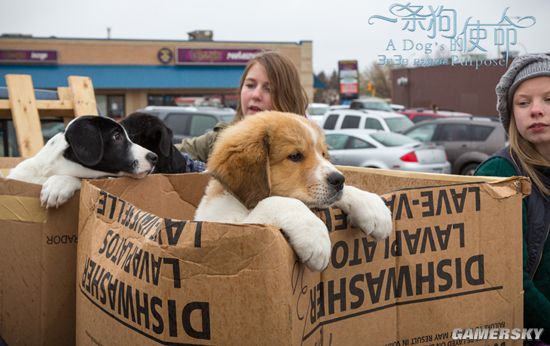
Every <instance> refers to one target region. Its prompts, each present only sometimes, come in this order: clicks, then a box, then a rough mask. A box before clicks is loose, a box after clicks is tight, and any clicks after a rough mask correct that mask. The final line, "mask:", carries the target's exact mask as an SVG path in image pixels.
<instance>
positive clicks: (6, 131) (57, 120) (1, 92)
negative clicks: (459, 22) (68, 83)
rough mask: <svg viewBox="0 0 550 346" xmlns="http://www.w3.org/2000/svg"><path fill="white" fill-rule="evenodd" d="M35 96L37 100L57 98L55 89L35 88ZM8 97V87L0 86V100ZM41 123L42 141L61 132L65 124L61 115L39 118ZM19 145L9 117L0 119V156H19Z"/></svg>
mask: <svg viewBox="0 0 550 346" xmlns="http://www.w3.org/2000/svg"><path fill="white" fill-rule="evenodd" d="M34 95H35V98H36V99H37V100H57V99H58V95H57V91H54V90H45V89H35V92H34ZM5 99H8V89H7V88H6V87H0V100H5ZM40 123H41V125H42V136H43V137H44V143H46V142H47V141H48V140H49V139H50V138H52V137H53V136H54V135H56V134H57V133H59V132H63V130H64V129H65V124H64V122H63V118H61V117H55V116H52V117H47V118H42V117H41V118H40ZM19 155H20V154H19V146H18V145H17V136H16V134H15V128H14V126H13V120H12V119H11V118H2V119H0V156H19Z"/></svg>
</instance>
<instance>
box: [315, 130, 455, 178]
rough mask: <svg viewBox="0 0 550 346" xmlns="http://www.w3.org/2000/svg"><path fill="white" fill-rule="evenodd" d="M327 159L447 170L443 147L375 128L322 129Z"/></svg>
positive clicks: (373, 165)
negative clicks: (327, 153)
mask: <svg viewBox="0 0 550 346" xmlns="http://www.w3.org/2000/svg"><path fill="white" fill-rule="evenodd" d="M325 135H326V141H327V145H328V147H329V154H330V158H331V161H332V162H333V163H334V164H337V165H344V166H357V167H371V168H384V169H397V170H403V171H415V172H429V173H446V174H449V173H451V164H450V163H449V161H447V155H446V154H445V149H444V148H443V147H442V146H437V145H435V144H433V143H422V142H419V141H417V140H414V139H412V138H410V137H407V136H405V135H401V134H399V133H393V132H385V131H375V130H335V131H325Z"/></svg>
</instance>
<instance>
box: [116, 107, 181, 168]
mask: <svg viewBox="0 0 550 346" xmlns="http://www.w3.org/2000/svg"><path fill="white" fill-rule="evenodd" d="M120 124H121V125H122V126H123V127H124V128H125V129H126V132H127V133H128V137H130V139H131V140H132V142H134V143H137V144H139V145H141V146H142V147H145V148H146V149H149V150H151V151H152V152H154V153H155V154H157V156H158V161H157V164H156V167H155V171H154V172H155V173H185V171H186V165H185V159H184V158H183V156H182V154H181V153H180V152H179V151H178V149H177V148H176V147H175V146H174V145H173V144H172V139H173V134H172V130H170V128H168V127H167V126H166V125H164V123H163V122H162V120H160V119H159V118H158V117H156V116H154V115H152V114H149V113H143V112H135V113H132V114H130V115H128V116H127V117H125V118H124V119H123V120H122V121H121V122H120Z"/></svg>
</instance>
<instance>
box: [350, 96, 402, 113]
mask: <svg viewBox="0 0 550 346" xmlns="http://www.w3.org/2000/svg"><path fill="white" fill-rule="evenodd" d="M349 108H351V109H370V110H373V111H382V112H393V109H392V108H391V105H390V104H389V103H388V102H386V101H385V100H384V99H381V98H379V97H362V98H359V99H355V100H353V101H351V104H350V105H349Z"/></svg>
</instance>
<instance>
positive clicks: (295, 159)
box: [288, 153, 304, 162]
mask: <svg viewBox="0 0 550 346" xmlns="http://www.w3.org/2000/svg"><path fill="white" fill-rule="evenodd" d="M288 159H289V160H290V161H293V162H300V161H302V160H303V159H304V155H303V154H302V153H294V154H290V155H288Z"/></svg>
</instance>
